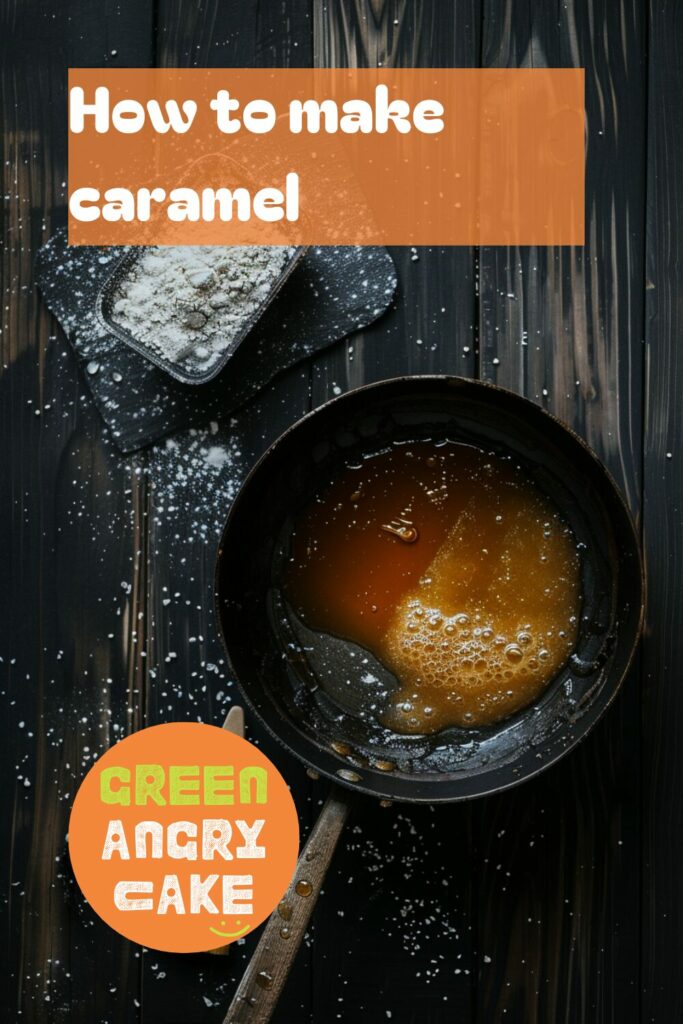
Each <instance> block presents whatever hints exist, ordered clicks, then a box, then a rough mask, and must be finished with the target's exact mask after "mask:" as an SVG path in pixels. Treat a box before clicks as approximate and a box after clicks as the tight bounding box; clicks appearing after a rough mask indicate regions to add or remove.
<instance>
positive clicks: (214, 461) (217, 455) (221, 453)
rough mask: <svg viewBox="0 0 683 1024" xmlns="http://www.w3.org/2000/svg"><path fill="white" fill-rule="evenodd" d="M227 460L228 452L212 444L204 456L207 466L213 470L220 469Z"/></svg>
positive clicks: (228, 457)
mask: <svg viewBox="0 0 683 1024" xmlns="http://www.w3.org/2000/svg"><path fill="white" fill-rule="evenodd" d="M229 459H230V454H229V452H227V451H226V450H225V448H221V446H220V445H219V444H212V445H211V447H210V448H208V450H207V452H206V455H205V456H204V462H205V463H206V464H207V466H212V467H213V468H214V469H221V468H222V467H223V466H224V465H225V464H226V462H228V460H229Z"/></svg>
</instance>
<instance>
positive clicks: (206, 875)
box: [69, 722, 299, 953]
mask: <svg viewBox="0 0 683 1024" xmlns="http://www.w3.org/2000/svg"><path fill="white" fill-rule="evenodd" d="M298 846H299V827H298V821H297V815H296V809H295V807H294V802H293V800H292V797H291V795H290V792H289V789H288V788H287V785H286V783H285V781H284V779H283V778H282V776H281V775H280V773H279V772H278V771H277V769H276V768H275V767H274V765H273V764H271V762H270V761H269V760H268V758H267V757H265V756H264V755H263V754H262V753H261V751H260V750H259V749H258V748H257V747H255V746H253V744H251V743H248V742H247V740H244V739H241V738H240V737H239V736H235V735H234V734H233V733H230V732H227V731H226V730H224V729H218V728H216V727H215V726H212V725H200V724H197V723H190V722H182V723H180V722H179V723H174V724H171V725H156V726H152V727H151V728H149V729H142V730H141V731H140V732H137V733H134V734H133V735H132V736H128V737H127V738H126V739H123V740H121V742H120V743H117V744H116V746H114V747H112V748H111V749H110V750H108V751H107V753H106V754H104V755H103V756H102V757H101V758H100V759H99V760H98V761H97V763H96V764H95V765H94V766H93V767H92V768H91V769H90V771H89V772H88V774H87V776H86V777H85V779H84V781H83V783H82V785H81V787H80V789H79V791H78V793H77V795H76V800H75V801H74V806H73V810H72V812H71V820H70V822H69V853H70V855H71V863H72V865H73V869H74V874H75V875H76V880H77V881H78V884H79V886H80V887H81V890H82V891H83V894H84V896H85V897H86V899H87V900H88V902H89V903H90V905H91V906H92V907H93V909H94V910H95V911H96V913H97V914H99V916H100V917H101V918H102V919H103V920H104V921H106V923H107V924H108V925H109V926H110V927H111V928H114V929H115V930H116V931H117V932H120V934H121V935H124V936H125V937H126V938H127V939H131V940H132V941H133V942H138V943H140V945H143V946H150V947H152V948H153V949H161V950H167V951H168V952H173V953H196V952H199V951H201V950H207V949H215V948H217V947H218V946H224V945H226V943H229V942H233V941H234V940H235V939H240V938H242V937H243V936H244V935H246V934H247V933H248V932H250V931H251V930H252V929H253V928H255V927H256V926H257V925H259V924H260V923H261V921H263V920H264V919H265V918H266V917H268V915H269V914H270V913H271V911H272V910H273V909H274V908H275V907H276V906H277V904H278V902H279V901H280V899H281V898H282V896H283V895H284V893H285V890H286V888H287V886H288V885H289V882H290V880H291V878H292V875H293V874H294V868H295V865H296V859H297V852H298Z"/></svg>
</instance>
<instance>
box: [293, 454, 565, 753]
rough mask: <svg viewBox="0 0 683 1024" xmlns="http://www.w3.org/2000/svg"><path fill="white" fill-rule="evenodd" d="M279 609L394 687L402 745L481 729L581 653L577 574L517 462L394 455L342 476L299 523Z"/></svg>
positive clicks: (393, 717)
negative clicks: (353, 648)
mask: <svg viewBox="0 0 683 1024" xmlns="http://www.w3.org/2000/svg"><path fill="white" fill-rule="evenodd" d="M291 555H292V557H291V562H290V567H289V570H288V573H287V579H286V581H285V589H286V592H287V596H288V598H289V600H290V601H291V603H292V605H293V606H294V608H295V609H296V611H297V612H298V614H299V615H300V616H301V617H302V619H303V621H304V622H305V623H306V624H307V625H308V626H309V627H310V628H312V629H315V630H318V631H321V632H325V633H333V634H335V635H336V636H340V637H344V638H346V639H348V640H351V641H353V642H354V643H357V644H361V645H363V646H364V647H366V648H367V649H368V650H369V651H371V652H372V653H373V654H374V655H375V657H377V658H378V659H379V660H380V661H381V662H382V663H383V664H384V665H385V666H386V667H387V668H388V669H389V670H390V671H391V672H392V673H393V674H394V675H395V677H396V678H397V680H398V682H399V688H398V690H395V691H393V692H392V693H391V694H390V695H388V697H387V701H386V705H385V706H384V708H383V709H382V711H381V714H380V719H381V722H382V724H384V725H385V726H386V727H387V728H390V729H392V730H393V731H395V732H399V733H433V732H437V731H438V730H439V729H443V728H444V727H446V726H449V725H464V726H475V725H489V724H492V723H494V722H497V721H499V720H501V719H502V718H505V717H506V716H508V715H510V714H512V713H513V712H514V711H516V710H518V709H519V708H522V707H524V706H525V705H527V704H528V703H530V702H531V701H532V700H534V698H536V697H537V696H538V695H539V694H540V693H541V692H542V690H543V689H544V687H545V686H546V685H547V684H548V683H549V682H550V680H551V679H552V678H553V677H554V676H555V675H556V674H557V672H558V670H559V669H560V668H561V667H562V665H563V664H564V662H565V661H566V660H567V658H568V656H569V654H570V653H571V651H572V649H573V646H574V644H575V641H576V634H577V627H578V617H579V606H580V596H581V595H580V565H579V557H578V554H577V551H576V544H575V540H574V537H573V535H572V533H571V531H570V529H569V527H568V525H567V524H566V523H565V521H564V520H563V519H562V518H561V516H560V514H559V513H558V511H557V510H556V508H555V507H554V505H553V504H552V503H551V502H550V500H549V499H548V498H547V497H546V496H545V495H544V494H542V493H541V492H540V491H539V490H538V488H537V487H536V486H535V485H534V484H532V483H531V482H530V481H529V479H528V477H527V476H526V475H525V473H524V472H523V471H522V470H521V469H520V468H519V467H518V466H517V465H516V463H515V462H514V460H513V459H512V458H503V457H501V456H497V455H492V454H489V453H485V452H483V451H481V450H479V449H477V448H474V447H470V446H466V445H462V444H453V443H445V444H439V445H437V444H434V443H433V442H425V441H421V442H415V443H411V444H402V445H397V446H394V447H392V448H391V449H389V450H387V451H385V452H381V453H379V454H377V455H375V456H372V457H369V458H366V459H364V460H363V461H362V463H360V464H359V465H357V466H349V467H347V468H346V469H345V471H344V472H343V473H342V474H341V475H340V476H339V477H338V478H337V479H336V480H335V481H334V482H333V483H332V484H331V485H330V486H329V487H328V489H327V490H326V491H325V492H324V493H322V494H321V495H320V496H319V497H318V498H317V499H316V501H314V502H313V503H312V504H311V505H310V506H309V508H308V509H306V510H305V511H304V513H303V514H302V516H301V517H300V518H299V520H298V521H297V523H296V524H295V529H294V532H293V537H292V550H291Z"/></svg>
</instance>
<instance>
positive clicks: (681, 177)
mask: <svg viewBox="0 0 683 1024" xmlns="http://www.w3.org/2000/svg"><path fill="white" fill-rule="evenodd" d="M650 55H651V58H650V112H649V113H650V116H649V125H650V142H649V147H648V153H649V162H648V191H647V196H648V227H647V263H646V282H647V283H646V296H647V325H646V340H647V377H646V381H645V402H646V417H645V446H644V493H645V501H644V513H643V525H644V534H645V554H646V562H647V570H648V582H649V599H648V614H647V623H646V630H645V639H644V642H643V669H644V706H643V766H644V776H643V795H644V800H643V807H644V820H643V832H642V836H643V875H644V887H643V916H642V923H643V947H642V954H643V964H642V970H643V978H642V984H643V1004H642V1017H641V1019H642V1021H643V1024H650V1022H655V1024H659V1022H660V1021H662V1022H663V1021H669V1020H671V1021H673V1020H681V1019H683V992H682V991H681V986H680V983H679V977H680V971H679V962H680V950H681V943H682V941H683V938H682V937H683V873H682V872H681V848H682V845H683V769H682V766H681V743H680V734H679V729H678V726H679V724H680V721H681V714H682V713H683V709H682V707H681V688H680V679H681V675H682V673H683V646H682V645H681V620H682V618H683V604H682V601H681V585H680V567H681V562H682V560H683V544H682V541H683V463H682V459H681V457H682V453H683V413H682V412H681V374H683V348H682V347H681V331H682V330H683V305H682V304H681V295H683V112H682V111H681V104H680V97H681V90H682V89H683V63H682V61H683V8H682V7H681V5H680V4H677V3H674V2H670V0H669V2H661V0H658V2H652V3H651V4H650Z"/></svg>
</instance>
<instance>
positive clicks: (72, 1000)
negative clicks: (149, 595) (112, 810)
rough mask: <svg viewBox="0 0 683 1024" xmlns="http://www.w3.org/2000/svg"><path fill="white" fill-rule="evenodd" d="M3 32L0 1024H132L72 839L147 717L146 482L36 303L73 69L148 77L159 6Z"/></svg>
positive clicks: (127, 970)
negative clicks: (103, 773)
mask: <svg viewBox="0 0 683 1024" xmlns="http://www.w3.org/2000/svg"><path fill="white" fill-rule="evenodd" d="M0 19H1V24H0V51H1V53H0V63H1V65H2V69H3V87H2V95H1V96H0V105H1V109H0V127H1V132H2V172H1V173H2V176H3V185H2V194H3V196H4V197H5V198H4V202H3V228H4V234H5V240H6V247H5V248H4V249H3V256H2V269H1V276H2V310H3V320H2V335H1V336H0V345H1V346H2V360H1V362H2V367H3V370H2V377H1V378H0V424H1V425H0V431H1V440H0V477H1V478H2V481H3V486H2V488H1V489H0V522H1V525H2V533H3V536H4V537H5V538H8V540H7V544H6V548H5V558H3V560H2V565H1V568H0V574H1V576H2V587H1V591H2V609H1V613H0V614H1V616H2V622H3V629H2V638H1V640H0V647H1V650H0V657H1V658H2V662H1V663H0V666H1V678H2V682H1V684H0V685H1V688H2V691H3V696H4V702H3V706H4V707H5V708H6V740H5V743H4V744H3V750H2V759H3V760H2V768H3V777H4V778H5V779H6V780H7V781H8V787H7V788H6V790H5V793H4V795H3V814H4V818H3V821H4V822H5V824H4V827H3V834H4V835H6V836H7V842H6V847H7V853H6V858H7V859H6V863H7V864H8V869H7V879H6V880H7V894H8V900H7V903H6V905H5V910H6V911H7V914H8V921H7V925H6V927H5V928H4V934H5V939H6V941H5V945H4V956H3V968H4V971H5V972H6V975H7V977H6V979H5V980H6V984H3V1007H4V1009H5V1012H4V1014H3V1019H4V1020H8V1021H10V1020H11V1021H14V1020H22V1021H27V1022H41V1024H44V1022H48V1021H53V1020H54V1021H57V1020H59V1021H64V1020H71V1019H74V1020H84V1021H85V1020H88V1021H103V1020H105V1019H106V1020H107V1021H109V1022H112V1024H113V1022H124V1021H125V1022H132V1021H137V1020H138V1019H139V1009H138V1006H139V989H140V980H139V960H138V958H137V957H136V953H135V950H134V949H133V948H132V947H131V946H130V944H129V943H127V942H126V941H125V940H123V939H120V938H119V937H118V936H117V935H116V934H115V933H113V932H111V931H110V930H109V929H108V928H107V927H106V926H105V925H104V924H102V923H101V922H100V921H99V920H98V919H97V918H96V917H95V915H94V914H92V913H91V912H90V910H89V909H88V908H87V906H86V905H85V903H84V901H83V899H82V897H81V896H80V893H78V891H77V890H76V888H75V885H74V884H73V881H72V878H71V871H70V866H69V861H68V855H67V852H66V843H65V839H66V831H67V821H68V814H69V810H70V806H71V802H72V800H73V796H74V794H75V791H76V788H77V785H78V783H79V782H80V780H81V778H82V777H83V775H84V774H85V772H86V771H87V769H88V767H89V766H90V765H91V764H92V761H93V759H94V758H95V757H96V756H97V755H98V754H99V753H100V752H101V751H102V750H104V749H106V747H107V746H108V745H109V744H110V743H111V742H113V740H114V739H115V738H116V736H120V735H122V734H123V733H124V732H125V731H127V730H129V729H130V728H131V727H133V726H135V725H136V724H139V721H140V719H139V714H138V712H139V703H138V692H137V691H138V683H137V680H138V672H139V662H138V660H137V657H136V650H135V647H134V646H133V645H132V644H131V634H130V628H129V624H130V619H131V615H132V614H134V608H135V602H136V599H137V595H136V591H135V586H134V582H135V579H136V567H137V562H136V552H137V550H138V547H139V543H140V536H141V530H142V525H143V524H142V519H141V514H142V511H141V504H140V487H139V484H138V482H137V479H136V477H135V475H134V474H133V473H131V471H130V469H129V468H128V467H126V466H124V465H122V464H121V461H120V459H119V458H118V456H117V455H116V453H115V450H114V448H113V446H112V445H111V442H110V440H109V438H108V437H107V436H106V434H105V433H104V432H103V429H102V424H101V421H100V419H99V417H98V416H97V415H96V414H95V412H94V409H93V407H92V405H91V403H90V400H89V398H88V395H87V390H86V389H85V388H84V385H83V382H82V381H81V380H79V377H78V373H77V369H76V366H75V363H74V361H73V359H72V358H71V357H70V354H69V352H68V351H67V346H66V344H65V343H63V341H62V340H60V339H58V338H57V337H56V335H55V330H56V328H55V324H54V322H53V321H51V319H50V318H49V317H48V316H47V314H46V312H45V310H44V309H43V307H42V306H41V304H40V303H39V300H38V297H37V294H36V292H35V290H34V288H33V280H32V260H33V255H34V253H35V251H36V249H37V248H38V246H39V244H40V243H41V242H42V241H44V240H45V239H46V238H47V237H48V235H49V233H50V231H51V228H52V225H53V215H54V213H55V211H59V210H60V208H62V207H63V206H64V203H65V190H64V183H65V180H66V74H67V68H68V67H69V65H84V66H98V65H101V64H104V63H107V62H115V61H118V62H129V63H131V64H146V63H147V62H148V61H149V58H150V45H151V38H152V8H151V3H147V2H144V0H143V2H140V3H138V4H137V5H136V6H131V5H128V7H127V9H126V10H125V11H123V10H121V9H119V8H115V7H114V5H109V4H108V5H106V6H102V5H93V4H89V3H84V2H78V0H65V3H63V4H62V5H61V6H60V7H59V9H56V8H55V7H54V6H52V5H35V4H20V5H17V4H14V3H11V2H6V3H3V4H2V5H1V6H0ZM9 538H11V542H10V540H9ZM10 543H11V550H10V548H9V545H10ZM8 554H9V555H10V557H9V559H8V558H7V555H8ZM124 582H125V587H122V584H123V583H124ZM129 587H130V590H129ZM128 707H130V708H131V712H132V713H131V714H130V715H129V714H127V708H128Z"/></svg>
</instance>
